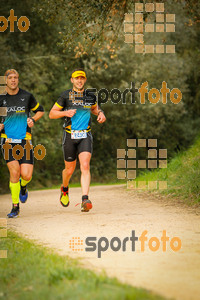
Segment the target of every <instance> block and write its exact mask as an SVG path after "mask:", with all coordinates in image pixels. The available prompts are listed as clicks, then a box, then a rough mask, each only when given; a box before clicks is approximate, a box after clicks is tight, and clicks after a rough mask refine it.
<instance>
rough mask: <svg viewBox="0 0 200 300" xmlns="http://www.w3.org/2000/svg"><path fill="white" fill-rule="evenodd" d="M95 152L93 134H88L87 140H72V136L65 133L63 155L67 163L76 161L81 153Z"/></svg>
mask: <svg viewBox="0 0 200 300" xmlns="http://www.w3.org/2000/svg"><path fill="white" fill-rule="evenodd" d="M92 150H93V137H92V134H91V132H87V138H85V139H71V134H70V133H68V132H66V131H64V134H63V155H64V159H65V160H66V161H74V160H76V157H77V155H79V154H80V153H81V152H90V153H91V154H92Z"/></svg>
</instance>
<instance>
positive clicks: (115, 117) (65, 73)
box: [0, 0, 200, 193]
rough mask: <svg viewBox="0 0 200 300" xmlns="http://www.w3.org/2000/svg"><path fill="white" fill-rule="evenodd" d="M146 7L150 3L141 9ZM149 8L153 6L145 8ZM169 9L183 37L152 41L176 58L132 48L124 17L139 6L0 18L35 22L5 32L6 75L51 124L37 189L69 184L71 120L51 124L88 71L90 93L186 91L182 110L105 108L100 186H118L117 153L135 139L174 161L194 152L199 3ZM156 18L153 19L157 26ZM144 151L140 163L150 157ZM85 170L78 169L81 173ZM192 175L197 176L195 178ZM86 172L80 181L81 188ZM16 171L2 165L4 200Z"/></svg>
mask: <svg viewBox="0 0 200 300" xmlns="http://www.w3.org/2000/svg"><path fill="white" fill-rule="evenodd" d="M136 2H141V3H142V1H136ZM143 2H144V3H148V2H151V1H143ZM157 2H164V3H165V13H175V14H176V23H175V25H176V32H175V33H163V34H160V33H151V34H149V33H148V34H146V33H145V35H144V39H145V43H146V44H149V43H150V44H160V43H162V44H175V45H176V54H145V55H142V54H136V53H135V51H134V45H129V44H125V43H124V32H123V26H124V25H123V19H124V13H130V12H133V13H134V3H135V1H130V0H129V1H115V0H113V1H103V0H100V1H94V0H93V1H83V0H78V1H67V0H59V1H58V0H48V1H47V0H44V1H42V3H39V2H38V1H28V0H24V1H20V2H19V1H18V2H16V1H14V0H10V1H5V0H3V1H2V3H1V7H0V15H1V16H5V17H6V18H8V16H9V11H10V9H14V11H15V15H16V16H17V17H18V18H19V17H20V16H27V17H28V18H29V20H30V22H31V26H30V28H29V30H28V31H27V32H26V33H21V32H20V31H19V30H18V28H17V26H16V25H17V24H15V32H14V33H12V32H9V28H8V29H7V30H6V31H5V32H0V51H1V56H0V72H1V73H0V74H1V75H3V74H4V72H5V70H6V69H8V68H15V69H17V70H18V71H19V73H20V87H21V88H24V89H27V90H28V91H30V92H32V93H33V94H34V95H35V97H36V98H37V100H38V101H39V102H40V103H41V104H42V105H43V106H44V108H45V111H46V113H45V116H44V117H43V118H42V119H41V120H40V121H39V122H38V123H37V124H36V126H35V127H34V129H33V144H34V145H36V144H43V145H44V146H45V147H46V151H47V155H46V157H45V159H44V160H42V161H35V170H34V177H33V181H32V183H31V185H32V187H43V186H44V187H50V186H52V184H58V183H60V182H61V170H62V169H63V167H64V163H63V155H62V148H61V143H62V123H63V120H49V118H48V112H49V110H50V109H51V107H52V106H53V104H54V102H55V101H56V100H57V98H58V96H59V95H60V93H61V92H62V91H63V90H65V89H68V88H70V87H71V85H70V80H69V79H70V75H71V71H72V70H73V69H74V68H76V67H84V68H85V70H86V72H87V77H88V84H87V87H93V88H96V89H97V91H99V90H100V89H101V88H106V89H108V91H109V92H110V91H111V90H112V89H113V88H118V89H119V90H121V91H124V90H125V89H126V88H130V86H131V82H133V83H135V86H136V87H137V88H139V87H140V86H141V84H142V83H143V82H145V81H148V88H149V90H150V89H151V88H157V89H160V88H161V86H162V81H165V82H167V84H168V87H169V88H170V90H172V89H173V88H179V89H180V90H181V92H182V94H183V98H182V101H181V103H179V104H178V105H174V104H173V103H171V101H170V100H169V95H168V103H167V104H166V105H163V104H162V103H161V101H160V102H159V103H158V104H155V105H154V104H151V103H150V102H149V101H148V99H147V95H146V104H145V105H141V104H140V102H139V97H138V95H139V94H138V95H137V96H136V103H135V104H132V103H131V99H130V95H129V97H128V96H127V101H126V104H122V103H121V102H119V103H118V104H113V103H112V102H111V100H110V99H109V101H108V102H107V103H106V104H102V109H103V110H104V111H105V114H106V117H107V122H106V123H105V124H103V125H100V124H98V123H97V122H96V117H94V116H93V124H92V126H93V137H94V153H93V158H92V162H91V171H92V180H93V181H98V182H107V181H115V180H116V153H117V149H118V148H124V147H125V146H126V139H127V138H157V139H158V141H159V143H158V146H159V148H167V149H168V157H169V158H172V157H173V156H174V155H175V154H176V153H177V152H179V151H181V150H184V149H187V148H188V147H189V146H190V145H191V144H192V142H193V140H194V138H195V136H197V134H198V133H199V125H200V102H199V96H200V87H199V82H200V73H199V65H200V64H199V63H200V53H199V52H200V47H199V33H200V28H199V22H200V20H199V12H200V3H199V1H196V0H193V1H186V0H185V1H178V0H177V1H172V0H169V1H157ZM149 18H151V19H149ZM154 19H155V14H151V16H150V14H144V21H145V22H147V21H148V20H150V21H151V22H154V23H155V20H154ZM142 154H143V153H142V151H141V153H139V156H141V157H142ZM77 169H78V168H77ZM188 172H189V170H188ZM79 175H80V173H79V170H77V171H76V173H75V174H74V176H73V179H72V180H73V181H78V180H79ZM8 179H9V175H8V170H7V167H6V164H5V162H4V161H3V158H2V155H1V158H0V193H4V192H6V191H8Z"/></svg>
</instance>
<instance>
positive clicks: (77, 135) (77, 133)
mask: <svg viewBox="0 0 200 300" xmlns="http://www.w3.org/2000/svg"><path fill="white" fill-rule="evenodd" d="M71 138H72V139H73V140H74V139H86V138H87V131H86V130H71Z"/></svg>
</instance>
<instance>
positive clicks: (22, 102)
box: [0, 89, 44, 139]
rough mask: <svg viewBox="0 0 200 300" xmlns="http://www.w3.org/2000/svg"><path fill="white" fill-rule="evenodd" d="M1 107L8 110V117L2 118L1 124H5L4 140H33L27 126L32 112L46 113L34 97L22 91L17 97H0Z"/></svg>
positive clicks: (2, 135)
mask: <svg viewBox="0 0 200 300" xmlns="http://www.w3.org/2000/svg"><path fill="white" fill-rule="evenodd" d="M0 107H6V108H7V116H4V117H1V116H0V123H2V121H3V124H4V129H3V130H2V132H1V137H2V138H12V139H31V129H30V128H29V127H28V125H27V118H29V117H30V111H33V112H34V113H36V112H37V111H44V109H43V107H42V106H41V105H39V103H37V101H36V100H35V98H34V96H33V95H32V94H31V93H29V92H27V91H24V90H22V89H19V91H18V93H17V94H16V95H9V94H8V93H7V94H6V95H0Z"/></svg>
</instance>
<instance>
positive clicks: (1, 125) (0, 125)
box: [0, 123, 4, 132]
mask: <svg viewBox="0 0 200 300" xmlns="http://www.w3.org/2000/svg"><path fill="white" fill-rule="evenodd" d="M2 129H4V124H3V123H0V132H1V130H2Z"/></svg>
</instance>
